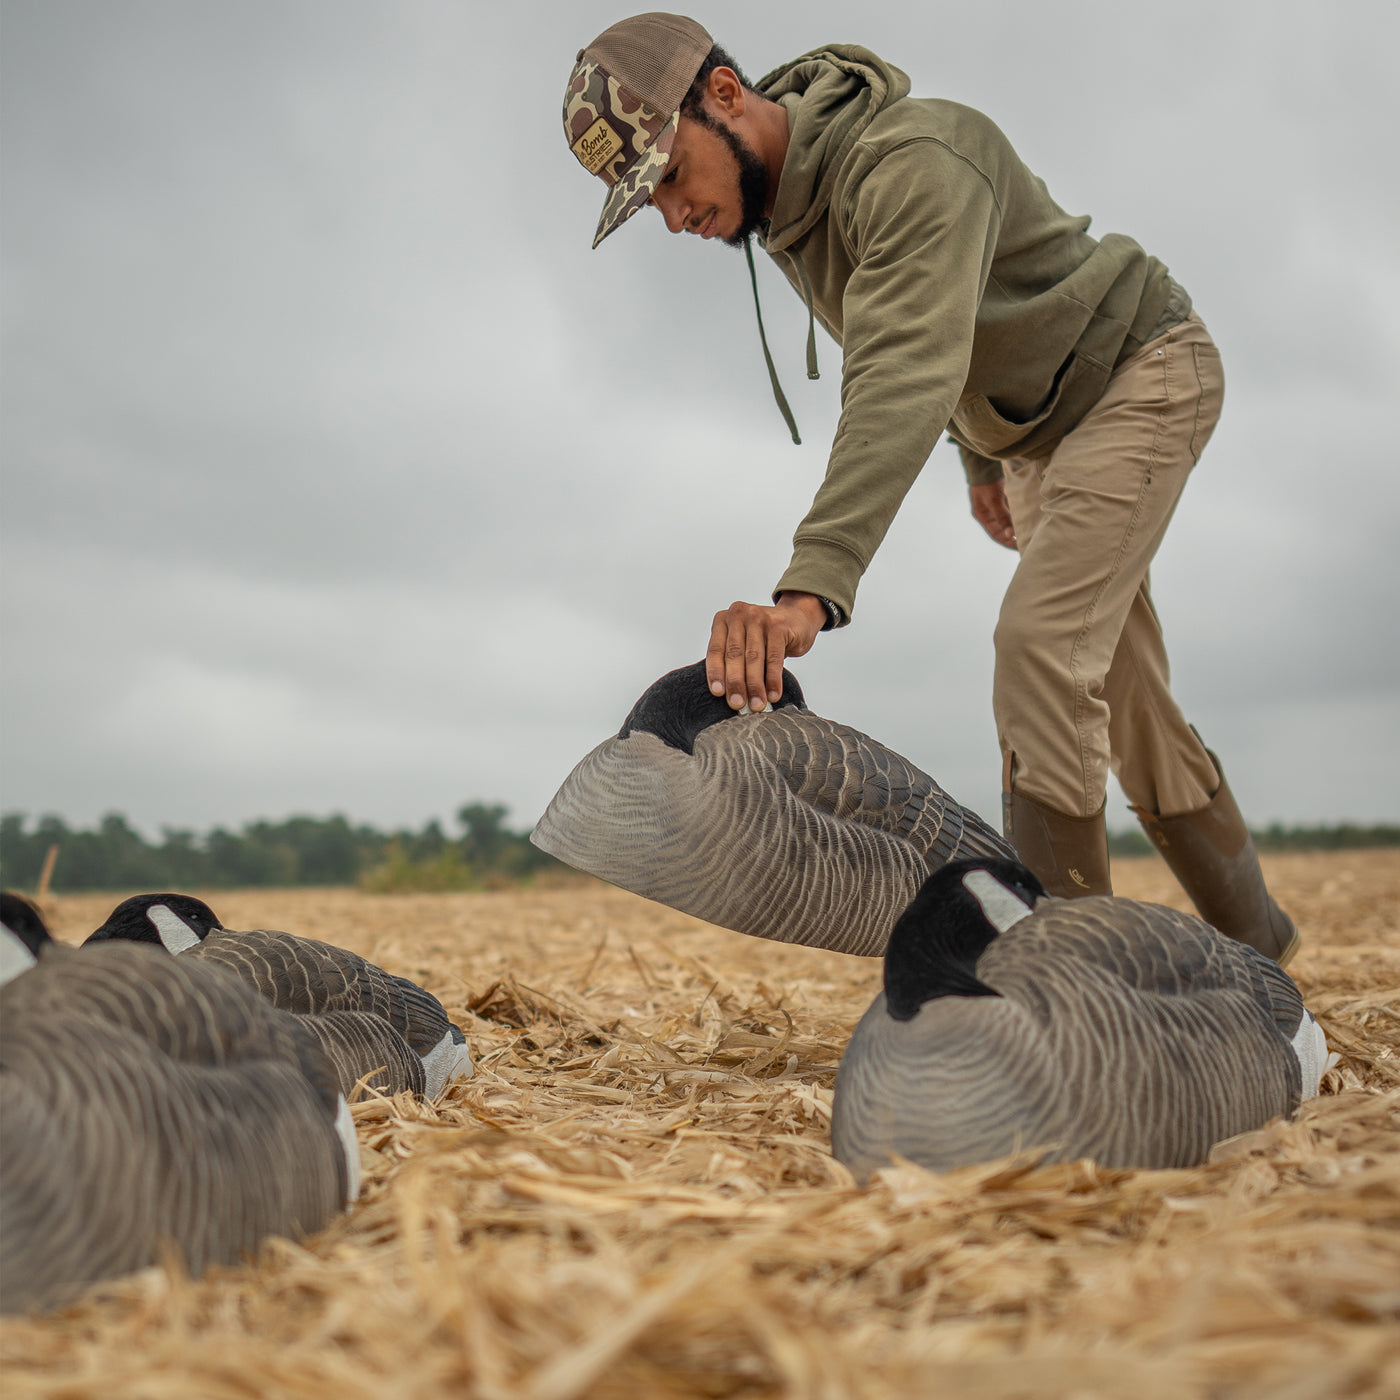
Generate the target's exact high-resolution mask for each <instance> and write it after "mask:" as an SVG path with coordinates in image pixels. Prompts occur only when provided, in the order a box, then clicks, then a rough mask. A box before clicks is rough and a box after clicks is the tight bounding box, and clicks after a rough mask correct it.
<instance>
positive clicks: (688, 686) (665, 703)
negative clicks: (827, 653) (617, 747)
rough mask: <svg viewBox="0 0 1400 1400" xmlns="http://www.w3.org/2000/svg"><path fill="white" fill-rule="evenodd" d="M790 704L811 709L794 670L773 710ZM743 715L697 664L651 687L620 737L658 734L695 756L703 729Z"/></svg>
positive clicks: (785, 674)
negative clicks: (640, 732)
mask: <svg viewBox="0 0 1400 1400" xmlns="http://www.w3.org/2000/svg"><path fill="white" fill-rule="evenodd" d="M787 705H796V706H797V707H798V708H799V709H806V708H807V702H806V701H805V700H804V699H803V698H802V687H801V686H800V685H798V683H797V678H796V677H795V676H794V675H793V674H792V672H791V671H784V672H783V694H782V698H781V699H780V700H779V701H778V702H777V704H775V705H774V706H773V708H774V709H775V710H781V709H783V708H784V706H787ZM740 713H741V712H740V711H739V710H731V709H730V708H729V701H728V700H726V699H725V697H724V696H723V695H711V694H710V686H709V682H707V681H706V679H705V663H704V662H703V661H697V662H696V663H695V664H694V665H693V666H682V667H681V668H680V669H679V670H677V671H668V672H667V673H666V674H665V675H664V676H662V677H661V679H660V680H659V681H657V682H655V684H653V685H652V686H650V687H649V688H648V689H647V691H646V692H645V694H643V696H642V698H641V699H640V700H638V701H637V703H636V704H635V705H633V706H632V710H631V713H630V714H628V716H627V718H626V719H625V720H623V722H622V728H621V729H619V730H618V732H617V737H618V738H619V739H625V738H626V737H627V736H628V735H629V734H631V733H632V732H633V731H634V730H638V729H641V730H645V731H646V733H648V734H655V735H656V737H657V738H658V739H660V740H661V742H662V743H663V744H669V745H670V746H671V748H673V749H680V750H681V752H682V753H694V752H695V739H696V736H697V735H698V734H699V733H700V732H701V730H704V729H708V728H709V727H710V726H711V725H712V724H718V723H719V722H720V721H721V720H724V719H733V718H735V717H736V716H737V715H739V714H740Z"/></svg>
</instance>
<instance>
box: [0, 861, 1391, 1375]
mask: <svg viewBox="0 0 1400 1400" xmlns="http://www.w3.org/2000/svg"><path fill="white" fill-rule="evenodd" d="M1265 868H1266V873H1267V875H1268V878H1269V883H1270V887H1271V888H1272V889H1273V890H1274V892H1275V893H1276V894H1277V896H1278V897H1279V899H1280V901H1281V902H1282V903H1283V904H1285V906H1286V907H1287V908H1288V909H1289V910H1290V911H1291V912H1292V913H1293V914H1294V916H1295V918H1297V920H1298V922H1299V925H1300V927H1301V928H1302V929H1303V931H1304V938H1305V941H1304V945H1303V951H1302V952H1301V954H1300V955H1299V957H1298V958H1297V959H1296V961H1295V962H1294V964H1293V965H1292V967H1291V968H1290V971H1292V972H1293V973H1294V975H1295V976H1296V978H1297V980H1298V982H1299V984H1300V985H1301V987H1302V988H1303V991H1304V994H1305V996H1306V997H1307V999H1308V1001H1309V1004H1310V1005H1311V1006H1312V1007H1313V1009H1314V1011H1315V1012H1316V1013H1317V1014H1318V1016H1319V1019H1320V1020H1321V1022H1322V1024H1323V1027H1324V1029H1325V1030H1326V1032H1327V1035H1328V1039H1329V1042H1330V1044H1331V1046H1332V1048H1333V1049H1334V1050H1336V1051H1337V1052H1338V1053H1339V1054H1340V1056H1341V1063H1340V1065H1339V1066H1338V1068H1337V1069H1335V1070H1333V1071H1331V1072H1330V1073H1329V1074H1328V1076H1327V1078H1326V1080H1325V1082H1324V1094H1323V1096H1322V1097H1320V1098H1319V1099H1317V1100H1314V1101H1313V1102H1312V1103H1310V1104H1308V1105H1305V1106H1304V1108H1303V1110H1302V1111H1301V1112H1300V1114H1299V1115H1298V1117H1297V1119H1296V1120H1295V1121H1294V1122H1292V1123H1276V1124H1273V1125H1271V1126H1269V1127H1267V1128H1264V1129H1262V1130H1261V1131H1259V1132H1258V1133H1255V1134H1252V1135H1249V1136H1248V1137H1246V1138H1244V1139H1238V1140H1235V1141H1233V1142H1231V1143H1227V1144H1224V1145H1222V1146H1221V1147H1220V1148H1217V1150H1216V1153H1215V1155H1214V1158H1213V1160H1212V1161H1211V1162H1210V1163H1209V1164H1207V1165H1205V1166H1202V1167H1199V1168H1195V1169H1192V1170H1183V1171H1157V1172H1124V1171H1104V1170H1100V1169H1097V1168H1095V1167H1093V1166H1091V1165H1089V1164H1086V1163H1074V1164H1069V1165H1065V1166H1054V1167H1042V1168H1037V1167H1036V1166H1035V1163H1034V1161H1030V1160H1019V1161H1018V1160H1012V1159H1007V1160H1003V1161H1000V1162H995V1163H991V1164H988V1165H986V1166H982V1167H976V1168H968V1169H964V1170H962V1171H958V1172H954V1173H950V1174H947V1175H943V1176H935V1175H932V1174H930V1173H926V1172H923V1171H921V1170H918V1169H916V1168H912V1167H905V1168H899V1169H891V1170H890V1171H888V1172H885V1173H881V1174H880V1175H879V1176H878V1177H877V1179H876V1181H875V1183H874V1184H873V1185H872V1186H871V1187H870V1188H868V1189H865V1190H859V1189H857V1188H856V1187H855V1186H854V1185H853V1183H852V1181H851V1179H850V1178H849V1176H848V1174H847V1173H846V1171H845V1170H844V1169H843V1168H842V1167H841V1166H840V1165H839V1164H838V1163H836V1162H834V1161H833V1160H832V1158H831V1156H830V1151H829V1143H828V1127H829V1120H830V1111H831V1090H832V1083H833V1080H834V1077H835V1072H836V1067H837V1063H838V1061H839V1059H840V1055H841V1050H842V1047H843V1045H844V1043H845V1040H846V1037H847V1036H848V1034H849V1032H850V1029H851V1027H852V1025H853V1024H854V1022H855V1020H856V1019H857V1017H858V1016H859V1015H860V1013H861V1012H862V1011H863V1010H864V1008H865V1006H866V1005H867V1004H868V1002H869V1000H870V998H871V996H872V995H873V992H874V990H875V988H876V987H877V986H878V983H879V977H880V966H879V964H878V962H874V961H864V960H858V959H853V958H847V957H843V956H842V955H840V954H833V953H824V952H819V951H814V950H810V949H803V948H793V947H786V946H781V945H775V944H770V943H765V942H762V941H761V940H756V939H750V938H745V937H743V936H742V935H739V934H733V933H728V932H725V931H723V930H719V929H714V928H711V927H710V926H708V925H704V924H700V923H697V922H696V921H695V920H694V919H692V918H688V917H686V916H684V915H681V914H678V913H675V912H673V911H672V910H669V909H666V908H663V907H661V906H658V905H654V904H649V903H647V902H646V901H643V900H641V899H638V898H636V897H634V896H631V895H627V894H623V893H621V892H619V891H617V890H613V889H611V888H609V887H607V886H604V885H601V884H597V883H594V882H589V881H583V880H580V881H577V882H574V883H567V884H559V885H556V886H554V887H551V888H536V889H533V890H527V891H513V892H500V893H483V894H455V895H403V896H391V895H365V894H359V893H356V892H353V891H346V890H296V891H267V890H258V891H240V892H217V893H212V894H209V895H207V896H206V897H207V898H208V900H209V902H210V903H211V904H212V906H213V907H214V909H215V911H216V912H217V913H218V914H219V915H220V917H221V919H222V921H223V922H224V923H225V924H226V925H229V926H231V927H235V928H238V927H276V928H285V929H287V930H289V931H291V932H294V933H301V934H307V935H311V936H313V937H318V938H323V939H327V940H330V941H333V942H337V943H341V944H343V945H345V946H348V947H351V948H354V949H356V950H357V951H359V952H361V953H363V954H365V955H366V956H368V957H370V958H372V959H374V960H375V961H377V962H379V963H381V964H382V965H384V966H385V967H387V968H389V969H391V970H392V971H394V972H398V973H402V974H405V975H407V976H411V977H415V978H417V979H419V980H420V981H422V982H423V983H425V984H426V985H427V986H428V987H430V988H431V989H432V990H433V991H434V992H436V993H437V994H438V995H439V996H440V997H441V998H442V1000H443V1001H444V1003H445V1004H446V1005H447V1007H448V1010H449V1012H450V1013H452V1014H453V1015H454V1016H455V1017H456V1018H458V1019H459V1021H460V1024H461V1025H462V1027H463V1029H464V1030H465V1031H466V1032H467V1036H468V1040H469V1041H470V1042H471V1045H472V1048H473V1051H474V1053H475V1055H476V1057H477V1062H478V1070H477V1073H476V1075H475V1077H474V1078H473V1079H472V1080H470V1081H467V1082H464V1083H459V1084H458V1085H456V1086H454V1087H451V1088H449V1090H448V1091H447V1092H446V1094H445V1096H444V1098H443V1100H442V1101H441V1102H439V1103H438V1104H436V1105H425V1104H415V1103H413V1102H411V1101H409V1100H407V1099H406V1098H405V1099H399V1100H383V1099H371V1100H369V1101H365V1102H361V1103H359V1104H358V1105H357V1106H356V1108H355V1116H356V1121H357V1125H358V1130H359V1135H360V1143H361V1155H362V1158H363V1161H364V1165H365V1173H366V1186H365V1189H364V1192H363V1194H362V1196H361V1199H360V1201H359V1203H358V1204H357V1205H356V1206H355V1207H354V1208H353V1209H352V1210H351V1211H350V1212H349V1213H347V1214H346V1216H345V1217H343V1219H341V1220H340V1221H339V1222H338V1223H336V1224H335V1225H333V1226H332V1227H331V1228H329V1229H328V1230H326V1231H324V1232H323V1233H322V1234H320V1235H317V1236H314V1237H312V1238H309V1239H306V1240H303V1241H300V1242H298V1243H292V1242H289V1241H280V1240H279V1241H272V1242H269V1244H268V1245H267V1246H266V1247H265V1248H264V1250H263V1251H262V1254H261V1255H260V1257H259V1259H258V1260H256V1261H253V1262H250V1263H249V1264H248V1265H247V1266H245V1267H242V1268H237V1269H229V1270H222V1271H218V1272H216V1273H215V1274H212V1275H210V1276H207V1277H206V1278H204V1279H202V1280H199V1281H196V1282H191V1281H189V1280H187V1279H184V1278H182V1277H180V1276H179V1274H178V1273H177V1272H176V1271H175V1270H173V1269H165V1270H162V1269H150V1270H146V1271H144V1272H143V1273H141V1274H138V1275H136V1276H134V1277H132V1278H130V1279H127V1280H123V1281H120V1282H116V1283H112V1284H106V1285H100V1286H98V1287H96V1288H95V1289H93V1290H92V1291H91V1293H90V1294H89V1295H88V1296H87V1297H85V1298H84V1299H83V1300H82V1301H81V1302H80V1303H78V1304H75V1305H73V1306H71V1307H69V1308H67V1309H66V1310H64V1311H62V1312H60V1313H58V1314H56V1315H53V1316H50V1317H47V1318H39V1319H31V1318H21V1319H12V1320H9V1321H7V1322H5V1323H4V1324H3V1327H0V1393H3V1395H5V1396H6V1397H19V1396H45V1397H62V1400H89V1397H90V1398H91V1400H117V1398H118V1397H122V1398H123V1400H125V1398H126V1397H131V1400H137V1397H140V1398H141V1400H145V1397H151V1400H156V1398H157V1397H160V1398H161V1400H164V1397H172V1400H173V1398H174V1397H180V1400H184V1398H185V1397H210V1398H211V1400H224V1397H230V1400H232V1398H233V1397H250V1396H258V1397H261V1396H268V1397H279V1398H280V1397H312V1396H317V1397H319V1396H327V1395H334V1396H336V1397H339V1398H340V1400H361V1398H362V1397H363V1400H370V1397H373V1400H391V1397H398V1396H403V1397H413V1400H436V1397H440V1396H441V1397H446V1396H454V1397H460V1396H470V1397H478V1396H479V1397H484V1398H485V1400H497V1397H500V1400H505V1397H511V1398H512V1400H515V1398H517V1397H518V1398H519V1400H573V1398H574V1397H580V1398H583V1397H589V1398H590V1400H614V1397H617V1398H619V1400H620V1398H621V1397H672V1396H675V1397H679V1396H743V1397H813V1400H828V1398H829V1400H846V1398H847V1397H872V1400H873V1398H874V1397H881V1398H882V1400H883V1397H905V1396H908V1397H928V1396H948V1397H979V1398H980V1397H997V1398H998V1400H1012V1397H1026V1400H1032V1397H1033V1398H1034V1400H1054V1398H1055V1397H1063V1400H1089V1398H1090V1397H1100V1396H1104V1397H1108V1396H1114V1397H1116V1396H1132V1397H1134V1400H1157V1397H1161V1400H1197V1398H1199V1400H1222V1398H1224V1397H1229V1398H1230V1400H1234V1398H1235V1397H1240V1398H1241V1400H1243V1397H1257V1398H1258V1400H1265V1397H1268V1400H1333V1397H1353V1396H1354V1397H1373V1398H1374V1400H1394V1398H1395V1397H1396V1396H1400V1131H1397V1130H1400V852H1397V851H1368V852H1348V853H1336V854H1311V855H1297V856H1280V857H1274V858H1266V859H1265ZM1115 879H1116V884H1117V888H1118V892H1119V893H1120V894H1125V895H1130V896H1132V897H1135V898H1142V899H1151V900H1156V901H1160V902H1162V903H1169V904H1174V905H1176V906H1177V907H1183V908H1184V907H1186V905H1185V902H1184V901H1183V899H1182V898H1181V896H1180V893H1179V891H1177V889H1176V887H1175V885H1174V884H1173V882H1172V880H1171V877H1170V876H1169V875H1168V874H1167V873H1166V871H1165V868H1164V867H1162V866H1161V865H1160V864H1159V863H1157V862H1156V860H1155V858H1148V859H1143V860H1137V861H1119V862H1117V863H1116V865H1115ZM118 897H119V896H66V897H55V898H52V899H51V900H50V901H49V902H48V904H47V906H46V912H47V914H48V915H49V917H50V919H51V921H52V925H53V927H54V928H55V931H56V932H57V933H58V935H59V936H60V937H64V938H67V939H69V940H73V941H77V940H79V939H81V938H82V937H83V936H84V935H85V934H86V933H87V932H88V931H90V930H91V929H92V928H94V927H95V926H96V925H97V924H99V923H100V922H101V921H102V919H103V918H104V917H105V915H106V914H107V912H108V911H109V910H110V908H111V907H112V905H113V904H114V903H115V902H116V900H117V898H118Z"/></svg>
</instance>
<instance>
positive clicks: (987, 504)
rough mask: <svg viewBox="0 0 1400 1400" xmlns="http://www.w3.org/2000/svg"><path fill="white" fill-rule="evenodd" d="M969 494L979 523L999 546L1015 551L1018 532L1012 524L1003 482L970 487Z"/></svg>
mask: <svg viewBox="0 0 1400 1400" xmlns="http://www.w3.org/2000/svg"><path fill="white" fill-rule="evenodd" d="M967 493H968V495H969V496H970V497H971V498H972V514H973V515H974V517H976V520H977V523H978V524H979V525H981V527H982V528H983V529H984V530H985V531H986V532H987V533H988V534H989V535H990V536H991V537H992V538H993V539H994V540H995V541H996V542H997V543H998V544H1001V545H1005V546H1006V547H1007V549H1015V548H1016V530H1015V527H1014V526H1013V525H1012V523H1011V507H1010V506H1009V505H1007V503H1006V488H1005V487H1004V486H1003V485H1002V484H1001V482H999V481H988V482H984V483H983V484H982V485H981V486H969V487H968V488H967Z"/></svg>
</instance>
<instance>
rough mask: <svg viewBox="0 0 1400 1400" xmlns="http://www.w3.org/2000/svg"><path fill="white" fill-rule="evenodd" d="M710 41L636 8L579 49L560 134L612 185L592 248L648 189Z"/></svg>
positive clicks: (678, 18) (667, 154) (687, 25)
mask: <svg viewBox="0 0 1400 1400" xmlns="http://www.w3.org/2000/svg"><path fill="white" fill-rule="evenodd" d="M713 45H714V40H713V39H711V38H710V36H709V35H708V34H707V33H706V32H705V31H704V29H702V28H701V27H700V25H698V24H696V22H695V21H694V20H693V19H687V18H686V17H685V16H684V15H667V14H660V13H656V12H653V13H651V14H645V15H633V16H632V18H631V19H624V20H620V21H619V22H618V23H617V24H615V25H613V26H612V28H611V29H605V30H604V31H603V32H602V33H601V34H600V35H599V36H598V37H597V38H596V39H595V40H594V41H593V42H592V43H591V44H589V46H588V47H587V48H586V49H580V50H579V55H578V61H577V62H576V63H575V64H574V71H573V72H572V73H571V74H570V75H569V86H568V87H567V88H566V89H565V91H564V138H565V140H567V141H568V143H569V149H570V150H571V151H573V153H574V154H575V155H576V156H577V157H578V159H579V163H580V164H581V165H582V166H583V168H584V169H585V170H587V171H588V173H589V174H590V175H598V176H601V177H602V178H603V179H604V180H606V181H607V183H608V184H609V185H610V186H611V188H610V189H609V190H608V197H607V198H606V199H605V200H604V201H603V215H602V218H600V219H599V220H598V231H597V233H596V234H595V235H594V238H593V246H594V247H595V248H596V247H597V246H598V245H599V244H600V243H601V242H602V241H603V239H605V238H606V237H607V236H608V234H610V233H611V232H612V231H613V229H615V228H616V227H617V226H618V225H619V224H620V223H622V222H623V221H624V220H625V219H630V218H631V217H632V215H633V214H635V213H636V212H637V210H638V209H640V208H641V207H642V206H643V205H644V204H645V203H646V202H647V201H648V200H649V199H650V198H651V196H652V191H653V190H655V189H656V186H657V184H658V183H659V182H660V180H661V175H662V172H663V171H664V170H665V169H666V162H667V161H668V160H670V158H671V145H672V143H673V142H674V141H675V139H676V127H677V126H678V125H679V124H680V119H681V111H680V108H681V101H682V100H683V99H684V97H685V95H686V93H687V91H689V89H690V85H691V83H692V82H693V81H694V80H695V75H696V74H697V73H698V72H699V71H700V65H701V64H702V63H703V62H704V61H705V58H706V57H707V55H708V54H709V52H710V49H711V48H712V47H713Z"/></svg>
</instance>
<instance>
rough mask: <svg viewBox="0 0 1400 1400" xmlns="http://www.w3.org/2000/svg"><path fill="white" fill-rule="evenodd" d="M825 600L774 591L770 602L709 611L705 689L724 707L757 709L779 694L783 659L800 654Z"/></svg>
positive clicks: (820, 620) (822, 620)
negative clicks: (723, 700) (724, 703)
mask: <svg viewBox="0 0 1400 1400" xmlns="http://www.w3.org/2000/svg"><path fill="white" fill-rule="evenodd" d="M826 621H827V614H826V605H825V604H824V603H823V602H822V600H821V599H820V598H818V597H817V595H816V594H815V593H780V594H779V595H778V601H777V602H776V603H775V604H774V605H773V606H771V607H768V606H765V605H763V604H760V603H732V604H730V606H729V607H727V608H726V609H725V610H724V611H723V612H718V613H716V614H715V620H714V623H713V624H712V625H711V627H710V645H709V648H708V650H707V651H706V652H705V676H706V679H707V680H708V681H709V683H710V691H711V693H712V694H715V695H723V696H726V697H727V698H728V700H729V704H730V707H731V708H732V709H735V710H742V709H743V708H744V707H745V705H747V706H748V707H749V709H751V710H755V711H757V710H762V709H764V708H766V707H767V706H768V705H771V704H774V703H776V702H777V701H779V700H781V699H782V697H783V662H784V661H785V660H786V659H787V658H788V657H789V656H805V655H806V654H807V653H808V652H809V651H811V649H812V643H813V642H815V641H816V639H817V633H818V632H820V631H821V630H822V628H823V627H824V626H825V625H826Z"/></svg>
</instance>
